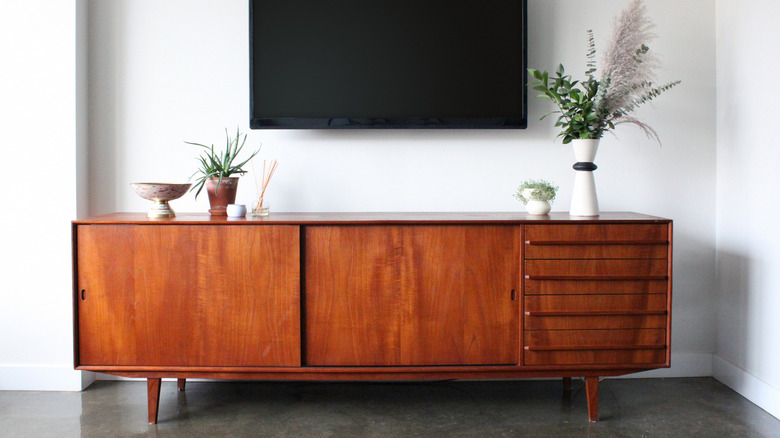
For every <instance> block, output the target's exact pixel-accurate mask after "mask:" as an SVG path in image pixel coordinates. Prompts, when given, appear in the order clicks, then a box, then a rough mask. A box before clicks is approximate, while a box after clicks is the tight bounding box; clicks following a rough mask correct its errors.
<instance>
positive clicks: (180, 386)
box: [176, 379, 187, 391]
mask: <svg viewBox="0 0 780 438" xmlns="http://www.w3.org/2000/svg"><path fill="white" fill-rule="evenodd" d="M186 385H187V379H176V387H177V388H178V389H179V391H184V387H185V386H186Z"/></svg>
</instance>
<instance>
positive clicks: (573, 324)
mask: <svg viewBox="0 0 780 438" xmlns="http://www.w3.org/2000/svg"><path fill="white" fill-rule="evenodd" d="M640 328H654V329H662V328H666V312H658V313H651V314H634V315H631V314H623V315H554V314H553V315H528V314H526V317H525V329H526V330H588V329H602V330H611V329H640Z"/></svg>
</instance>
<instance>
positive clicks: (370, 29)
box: [249, 0, 527, 129]
mask: <svg viewBox="0 0 780 438" xmlns="http://www.w3.org/2000/svg"><path fill="white" fill-rule="evenodd" d="M249 21H250V23H249V36H250V41H249V46H250V54H249V56H250V61H249V69H250V119H251V120H250V126H251V127H252V129H285V128H298V129H339V128H525V127H526V122H527V103H526V102H527V93H526V85H525V84H526V81H527V78H526V47H527V44H526V33H527V27H526V0H481V1H459V0H311V1H301V0H250V1H249Z"/></svg>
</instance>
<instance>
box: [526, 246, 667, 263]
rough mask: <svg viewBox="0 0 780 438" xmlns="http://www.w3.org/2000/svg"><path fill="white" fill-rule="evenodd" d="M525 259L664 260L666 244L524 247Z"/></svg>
mask: <svg viewBox="0 0 780 438" xmlns="http://www.w3.org/2000/svg"><path fill="white" fill-rule="evenodd" d="M525 252H526V256H525V258H526V259H529V260H530V259H666V253H667V243H666V242H664V243H657V244H638V245H637V244H620V245H616V244H611V243H606V244H595V245H591V244H581V243H578V244H567V245H539V244H531V243H528V244H526V245H525Z"/></svg>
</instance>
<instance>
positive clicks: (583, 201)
mask: <svg viewBox="0 0 780 438" xmlns="http://www.w3.org/2000/svg"><path fill="white" fill-rule="evenodd" d="M571 144H572V147H573V148H574V158H575V159H576V160H577V162H576V163H575V164H574V166H573V168H574V170H575V174H574V191H573V193H572V197H571V208H570V209H569V214H570V215H571V216H598V215H599V200H598V197H597V196H596V180H595V179H594V178H593V171H594V170H596V169H597V166H596V165H595V164H593V160H595V159H596V151H598V148H599V139H589V140H572V142H571Z"/></svg>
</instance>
